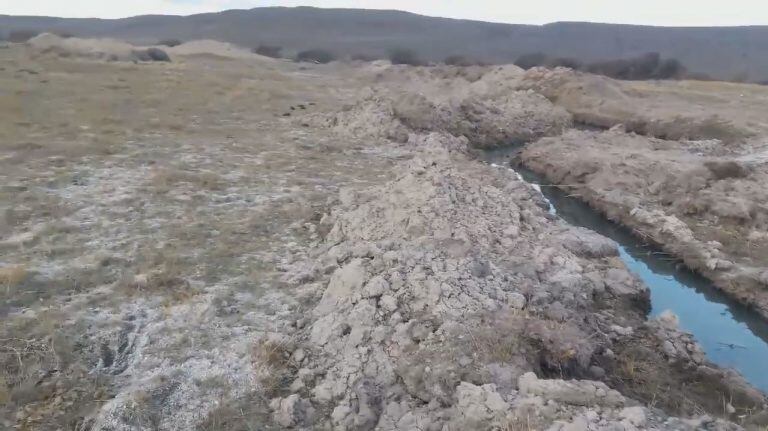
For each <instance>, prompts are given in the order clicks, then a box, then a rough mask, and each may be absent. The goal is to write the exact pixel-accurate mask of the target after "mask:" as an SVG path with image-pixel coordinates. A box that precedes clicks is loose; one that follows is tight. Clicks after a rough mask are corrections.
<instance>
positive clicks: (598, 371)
mask: <svg viewBox="0 0 768 431" xmlns="http://www.w3.org/2000/svg"><path fill="white" fill-rule="evenodd" d="M589 374H591V375H592V377H594V378H595V379H602V378H603V377H605V370H604V369H602V368H601V367H598V366H597V365H592V366H591V367H589Z"/></svg>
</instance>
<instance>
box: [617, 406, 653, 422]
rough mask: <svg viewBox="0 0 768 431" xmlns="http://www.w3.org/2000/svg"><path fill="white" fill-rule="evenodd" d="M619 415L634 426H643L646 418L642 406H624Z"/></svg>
mask: <svg viewBox="0 0 768 431" xmlns="http://www.w3.org/2000/svg"><path fill="white" fill-rule="evenodd" d="M619 416H621V417H622V418H624V419H625V420H627V421H629V423H631V424H632V425H634V426H636V427H644V426H645V423H646V420H647V419H646V416H645V409H643V408H642V407H625V408H623V409H622V410H621V412H620V413H619Z"/></svg>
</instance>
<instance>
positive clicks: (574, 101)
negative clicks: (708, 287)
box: [522, 71, 768, 318]
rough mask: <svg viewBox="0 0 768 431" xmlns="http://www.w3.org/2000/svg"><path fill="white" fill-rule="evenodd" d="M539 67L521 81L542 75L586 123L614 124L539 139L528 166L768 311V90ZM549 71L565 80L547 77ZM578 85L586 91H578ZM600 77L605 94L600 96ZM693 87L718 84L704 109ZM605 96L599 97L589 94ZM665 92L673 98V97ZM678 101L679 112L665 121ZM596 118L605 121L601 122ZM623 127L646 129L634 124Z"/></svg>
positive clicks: (553, 92)
mask: <svg viewBox="0 0 768 431" xmlns="http://www.w3.org/2000/svg"><path fill="white" fill-rule="evenodd" d="M537 73H539V74H538V75H537V74H536V73H532V74H529V75H528V76H527V78H526V79H527V80H528V82H529V83H531V82H536V79H541V80H542V81H541V82H542V84H541V85H538V87H539V88H540V89H542V91H544V92H546V93H547V94H548V95H549V97H550V98H552V99H553V100H555V103H557V104H562V105H563V106H564V107H566V108H567V109H568V110H569V111H572V112H573V113H574V115H575V116H577V117H579V116H580V117H581V118H582V120H584V119H586V118H592V120H589V121H587V122H588V123H589V124H590V125H593V126H597V125H605V126H610V125H615V124H618V126H616V128H615V129H613V130H609V131H603V132H599V131H577V130H572V131H569V132H567V133H565V134H564V135H562V136H559V137H554V138H545V139H542V140H540V141H538V142H535V143H532V144H530V145H528V146H527V147H526V149H525V151H524V152H523V154H522V161H523V163H524V164H525V165H526V166H528V167H529V168H531V169H533V170H534V171H536V172H539V173H541V174H543V175H545V176H546V177H547V179H548V180H549V181H550V182H551V183H552V184H557V185H561V186H562V188H564V189H565V190H567V191H569V192H571V193H573V194H575V195H578V196H579V197H580V198H581V199H583V200H585V201H586V202H588V203H589V204H590V205H592V206H593V207H594V208H596V209H598V210H600V211H601V212H603V213H605V214H606V215H607V216H608V217H609V218H611V219H613V220H615V221H618V222H619V223H621V224H623V225H625V226H628V227H630V228H632V229H633V230H634V231H635V232H636V233H637V234H638V235H640V236H642V237H646V238H648V239H649V240H651V241H652V242H655V243H658V244H660V245H662V246H663V247H664V248H665V250H666V251H668V252H670V253H672V254H673V255H675V256H677V257H679V258H680V259H682V260H683V261H684V262H685V264H686V265H688V266H689V267H691V268H692V269H694V270H696V271H698V272H700V273H701V274H703V275H705V276H706V277H708V278H710V279H711V280H712V281H713V282H714V283H715V284H716V285H717V286H718V287H719V288H721V289H722V290H723V291H725V292H727V293H729V294H730V295H731V296H733V297H734V298H736V299H738V300H739V301H741V302H742V303H744V304H747V305H749V306H752V307H754V308H755V309H756V310H757V311H758V312H760V313H761V314H762V315H763V316H764V317H766V318H768V233H767V232H768V191H767V190H766V188H765V184H766V181H768V133H767V132H766V123H765V118H768V108H767V106H768V104H766V103H765V102H766V101H768V91H766V90H765V89H763V88H761V87H759V86H752V85H739V86H737V85H734V84H725V83H696V84H694V83H687V82H682V83H664V84H658V87H661V88H670V89H672V91H670V94H666V93H664V94H662V93H661V92H660V90H659V89H658V88H656V89H654V90H650V89H652V88H654V84H649V83H627V82H618V81H612V80H609V79H607V78H602V77H594V76H588V75H581V74H575V73H573V72H568V71H555V72H549V74H547V73H543V72H537ZM553 77H557V79H559V82H560V84H559V85H551V86H550V84H548V82H549V81H550V80H551V79H553ZM582 85H586V87H583V94H582V95H579V96H574V95H575V94H577V93H576V92H574V89H575V88H582V87H581V86H582ZM595 85H599V86H600V87H601V88H609V89H610V91H608V90H606V91H602V92H599V91H598V92H596V93H594V94H593V93H591V92H590V90H591V89H592V86H595ZM694 85H698V86H705V85H706V86H708V88H709V89H710V91H711V95H709V96H707V97H709V99H711V100H710V101H709V102H708V104H707V105H706V106H707V111H706V114H705V113H704V112H702V110H701V109H700V108H699V104H698V103H696V101H699V102H700V101H701V100H702V97H704V95H705V94H706V93H705V92H704V91H703V90H701V89H700V90H698V91H692V90H690V87H692V86H694ZM544 88H547V89H544ZM717 88H725V89H727V91H728V92H729V93H730V94H732V95H733V97H735V98H736V99H737V100H735V101H734V100H732V99H731V100H728V99H726V96H725V95H724V92H723V91H715V89H717ZM643 89H646V90H643ZM601 97H602V100H603V101H602V102H600V103H592V102H595V101H597V100H598V99H601ZM718 98H719V100H717V99H718ZM667 100H674V102H671V103H670V104H669V106H667V105H666V104H665V101H667ZM759 101H763V104H762V105H760V104H759V103H758V102H759ZM579 102H584V103H579ZM577 105H578V106H577ZM619 105H623V106H624V108H621V109H619V108H618V106H619ZM750 106H752V107H754V109H748V107H750ZM653 107H663V109H661V108H660V109H654V108H653ZM672 107H674V109H678V114H677V115H676V117H668V120H666V121H663V120H662V118H663V117H664V115H665V112H666V111H667V110H669V109H671V108H672ZM741 113H743V115H741ZM593 115H598V116H600V117H601V118H609V121H608V122H607V123H600V122H595V121H594V118H593V117H590V116H593ZM761 115H762V116H763V117H762V120H761V121H756V120H755V118H757V117H759V116H761ZM648 118H655V120H653V121H649V120H648ZM712 118H717V119H718V120H717V121H716V122H711V121H710V120H711V119H712ZM753 120H755V121H753ZM638 121H639V122H640V123H643V124H645V125H646V126H643V127H645V129H643V128H639V127H638V126H637V124H639V123H638ZM633 124H634V125H633ZM652 124H656V125H662V124H663V127H664V128H665V130H666V131H665V132H659V129H653V128H648V127H650V126H649V125H652ZM692 125H696V127H693V128H691V126H692ZM715 126H717V127H715ZM627 128H628V129H630V130H636V131H638V132H641V131H642V132H643V133H645V134H646V135H645V136H643V135H640V134H635V133H631V132H630V133H627V132H626V131H625V129H627ZM641 129H643V130H641ZM693 131H695V133H694V132H693ZM670 137H675V138H677V139H674V140H673V139H670ZM662 138H664V139H662Z"/></svg>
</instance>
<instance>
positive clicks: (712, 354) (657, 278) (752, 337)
mask: <svg viewBox="0 0 768 431" xmlns="http://www.w3.org/2000/svg"><path fill="white" fill-rule="evenodd" d="M485 157H486V161H487V162H489V163H494V164H497V165H499V166H504V167H509V160H510V151H509V150H507V151H503V152H500V151H499V152H489V153H487V154H486V156H485ZM514 170H515V171H517V173H518V174H520V175H521V176H522V178H523V179H524V180H525V181H527V182H529V183H531V184H533V185H535V186H536V187H537V188H539V189H540V190H541V192H542V194H543V195H544V197H545V198H546V199H547V201H548V202H549V205H550V212H551V213H552V214H555V215H557V216H559V217H560V218H561V219H563V220H565V221H566V222H568V223H570V224H572V225H575V226H581V227H585V228H588V229H591V230H593V231H595V232H597V233H599V234H601V235H603V236H606V237H608V238H611V239H613V240H614V241H616V243H618V245H619V252H620V255H621V258H622V259H623V260H624V262H625V264H626V265H627V267H628V268H629V269H630V271H632V272H633V273H635V274H636V275H637V276H639V277H640V278H641V279H642V280H643V282H645V284H646V285H647V286H648V287H649V288H650V291H651V303H652V310H651V316H652V317H655V316H658V315H659V314H661V313H662V312H663V311H665V310H671V311H672V312H674V313H675V314H676V315H677V316H678V317H679V318H680V326H681V328H682V329H684V330H686V331H688V332H690V333H692V334H693V335H694V336H695V337H696V339H697V340H698V342H699V343H700V344H701V345H702V347H703V349H704V351H705V352H706V354H707V356H708V358H709V359H710V360H711V361H712V362H714V363H716V364H717V365H719V366H721V367H724V368H732V369H735V370H737V371H739V372H740V373H741V375H742V376H744V378H745V379H746V380H747V381H748V382H750V383H751V384H752V385H753V386H755V387H756V388H759V389H760V390H762V391H763V392H766V393H768V322H766V321H765V320H763V319H762V318H761V317H760V316H758V315H757V314H756V313H754V312H752V311H750V310H749V309H747V308H746V307H744V306H742V305H741V304H738V303H737V302H735V301H733V300H730V299H729V298H728V297H726V296H725V295H724V294H723V293H722V292H720V291H719V290H717V288H715V287H714V286H713V285H712V283H711V282H710V281H709V280H707V279H705V278H704V277H702V276H700V275H698V274H696V273H694V272H692V271H690V270H689V269H687V268H686V267H684V266H683V265H681V264H680V262H679V261H677V260H675V259H673V258H671V257H670V256H668V255H667V254H665V253H662V252H661V250H659V249H658V248H655V247H652V246H649V245H647V244H644V243H643V242H642V241H640V240H639V239H638V238H636V237H635V236H633V235H632V234H631V233H630V232H629V230H628V229H626V228H624V227H622V226H620V225H618V224H616V223H613V222H611V221H609V220H608V219H606V218H605V217H603V215H602V214H600V213H598V212H597V211H595V210H594V209H592V208H591V207H590V206H589V205H587V204H585V203H584V202H581V201H580V200H578V199H577V198H574V197H570V196H568V195H566V193H564V192H563V191H562V190H560V189H558V188H556V187H548V186H546V184H547V182H546V181H545V180H544V179H543V178H542V177H541V176H539V175H537V174H535V173H534V172H532V171H530V170H528V169H525V168H523V167H517V166H516V167H515V168H514Z"/></svg>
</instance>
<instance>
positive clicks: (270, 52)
mask: <svg viewBox="0 0 768 431" xmlns="http://www.w3.org/2000/svg"><path fill="white" fill-rule="evenodd" d="M282 51H283V48H282V47H281V46H275V45H259V46H258V47H256V48H254V49H253V53H254V54H259V55H263V56H265V57H271V58H281V57H282Z"/></svg>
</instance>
